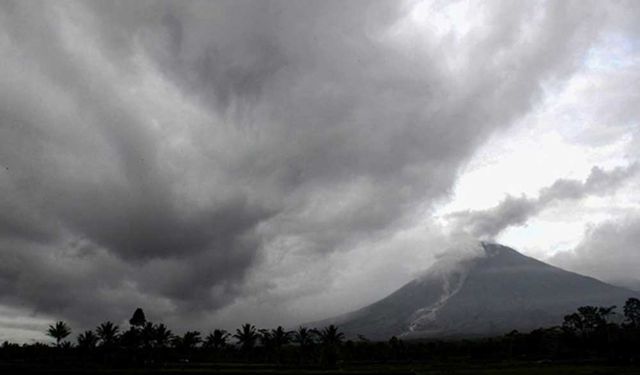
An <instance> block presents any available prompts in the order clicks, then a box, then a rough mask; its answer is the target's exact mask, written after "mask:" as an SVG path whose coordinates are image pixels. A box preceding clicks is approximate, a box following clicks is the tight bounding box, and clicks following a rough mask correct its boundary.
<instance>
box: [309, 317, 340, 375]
mask: <svg viewBox="0 0 640 375" xmlns="http://www.w3.org/2000/svg"><path fill="white" fill-rule="evenodd" d="M315 332H316V334H317V335H318V338H319V339H320V343H321V344H322V352H323V353H322V362H323V363H324V364H325V365H327V366H335V364H336V362H337V360H338V348H339V347H340V345H341V344H342V341H343V340H344V333H342V332H340V331H338V327H336V326H335V325H333V324H331V325H330V326H328V327H325V328H324V329H322V330H320V331H315Z"/></svg>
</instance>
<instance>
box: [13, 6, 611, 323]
mask: <svg viewBox="0 0 640 375" xmlns="http://www.w3.org/2000/svg"><path fill="white" fill-rule="evenodd" d="M433 6H434V7H436V8H437V7H440V6H444V5H441V4H437V3H436V4H434V5H433ZM614 8H615V7H614ZM409 9H410V7H408V6H407V5H406V4H403V3H399V2H396V1H387V2H378V1H374V2H363V1H349V2H343V1H323V2H318V1H295V2H281V1H259V2H257V1H216V2H200V1H180V2H178V1H175V2H163V1H154V2H147V1H140V2H102V1H95V2H82V1H79V2H64V3H58V2H35V1H6V2H2V3H1V4H0V56H1V57H0V61H1V62H2V69H3V74H2V75H1V76H0V164H1V165H2V168H0V189H1V193H2V194H0V223H1V225H0V257H1V259H0V303H3V304H8V305H16V306H18V305H19V306H28V307H31V308H33V309H36V310H37V311H38V312H42V313H44V314H52V315H57V316H60V317H64V318H66V319H71V320H73V321H75V322H77V323H79V324H93V323H95V322H96V321H97V320H100V319H106V318H111V319H114V316H123V315H126V314H128V312H129V311H130V310H131V309H132V308H133V307H135V306H138V305H143V306H148V307H149V310H152V311H155V314H157V317H163V318H167V317H183V319H184V321H187V318H186V314H187V313H189V314H199V313H205V312H207V311H210V310H215V309H218V308H220V307H223V306H226V305H228V304H229V303H231V302H232V301H234V300H236V299H237V298H238V297H239V296H243V295H246V294H248V293H249V294H250V293H252V292H251V291H250V290H247V288H244V282H245V279H246V276H247V273H248V272H249V271H250V270H255V269H257V268H259V267H260V265H261V261H262V259H263V258H265V257H266V255H267V254H266V252H268V251H270V250H271V249H278V250H279V251H285V250H289V249H296V251H298V252H299V254H303V255H304V254H313V255H314V256H315V255H318V254H320V255H324V254H330V253H336V252H338V253H340V252H348V251H349V249H351V248H352V247H354V246H356V245H357V244H361V243H363V242H367V241H375V239H376V238H384V237H385V236H388V235H390V234H392V233H394V232H395V231H397V230H399V229H402V228H404V227H406V226H407V225H410V223H412V222H413V221H414V219H415V217H416V215H419V214H422V213H423V212H424V208H425V207H427V208H429V207H431V204H432V203H433V202H434V201H436V200H437V199H441V198H443V197H445V196H447V194H448V193H449V191H450V189H451V187H452V185H453V183H454V181H455V178H456V175H457V172H458V169H459V168H460V166H461V165H462V164H463V163H464V162H465V161H467V160H468V158H469V157H470V156H471V155H473V153H474V151H475V149H476V148H477V147H478V146H479V145H481V144H482V143H483V142H484V140H485V139H486V138H487V137H488V136H489V135H490V134H492V133H493V132H495V131H497V130H499V129H502V128H505V127H507V126H509V125H510V124H511V123H512V122H513V121H514V120H516V119H517V118H519V117H520V116H522V115H523V114H525V113H527V112H528V111H529V110H530V108H531V106H532V105H534V104H535V103H536V101H537V100H538V99H539V97H540V96H541V95H542V89H541V85H542V83H544V82H547V81H549V80H551V81H556V80H562V79H564V77H566V76H568V75H570V74H571V72H572V71H573V69H574V68H575V67H576V66H577V65H579V64H580V63H581V60H582V58H583V57H584V55H585V53H586V51H587V50H588V49H589V47H590V45H591V44H592V43H593V40H594V38H595V37H596V36H597V35H598V32H599V30H600V27H601V26H602V27H604V26H603V25H604V24H605V21H606V20H607V18H606V17H604V18H603V17H602V16H601V14H603V12H604V14H612V16H611V17H614V16H615V14H614V13H615V12H611V10H610V9H605V8H601V5H599V3H593V4H591V5H590V6H586V5H585V4H583V3H572V2H552V3H544V4H542V3H541V4H537V3H528V4H521V3H518V4H516V3H499V2H495V3H494V2H489V3H487V4H485V5H483V12H482V19H481V22H480V23H481V24H482V25H484V27H483V28H482V30H477V32H476V30H473V32H470V33H467V34H464V35H456V34H455V33H454V32H453V31H450V32H449V33H448V34H445V35H437V34H436V33H435V32H431V31H425V30H422V31H420V33H418V31H416V30H417V29H416V28H415V27H413V26H411V21H410V17H409V15H408V13H407V12H408V10H409ZM478 14H480V13H478ZM531 14H536V17H533V18H532V17H530V15H531ZM424 17H427V16H424ZM525 25H526V27H524V26H525ZM597 179H598V177H597V176H595V177H594V182H593V183H592V184H593V186H591V187H589V189H594V190H597V189H599V187H598V182H597ZM554 189H565V190H567V191H571V186H565V187H556V188H554ZM567 194H569V193H567ZM300 258H301V259H304V256H301V257H300ZM304 267H311V266H310V265H305V264H304V262H302V263H301V264H300V266H299V267H297V268H298V269H304ZM270 287H271V286H265V288H270ZM176 319H179V318H176Z"/></svg>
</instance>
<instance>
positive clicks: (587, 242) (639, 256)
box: [549, 214, 640, 290]
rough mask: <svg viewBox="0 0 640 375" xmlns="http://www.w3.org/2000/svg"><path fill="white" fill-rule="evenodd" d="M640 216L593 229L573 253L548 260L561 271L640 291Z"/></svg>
mask: <svg viewBox="0 0 640 375" xmlns="http://www.w3.org/2000/svg"><path fill="white" fill-rule="evenodd" d="M638 243H640V216H638V215H637V214H632V215H628V216H627V217H625V218H623V219H621V220H608V221H605V222H603V223H601V224H598V225H597V226H594V227H592V228H590V229H589V230H588V231H587V233H586V235H585V238H584V239H583V240H582V242H581V243H580V244H578V246H577V247H576V248H575V249H573V250H570V251H563V252H560V253H558V254H556V255H555V256H553V257H551V258H550V259H549V262H551V263H553V264H556V265H558V266H560V267H563V268H566V269H569V270H571V271H574V272H579V273H583V274H587V275H592V276H594V277H596V278H599V279H601V280H605V281H608V282H613V283H616V284H619V285H622V286H626V287H629V288H632V289H635V290H640V277H638V269H640V249H639V248H638Z"/></svg>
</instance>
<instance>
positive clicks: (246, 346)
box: [233, 323, 259, 356]
mask: <svg viewBox="0 0 640 375" xmlns="http://www.w3.org/2000/svg"><path fill="white" fill-rule="evenodd" d="M233 337H234V338H235V339H236V340H238V344H240V348H241V349H242V351H243V352H244V353H245V355H247V356H249V355H250V354H251V351H252V350H253V348H254V347H255V345H256V341H258V337H259V335H258V331H256V327H255V326H254V325H252V324H249V323H246V324H243V325H242V327H240V328H239V329H236V333H235V334H234V335H233Z"/></svg>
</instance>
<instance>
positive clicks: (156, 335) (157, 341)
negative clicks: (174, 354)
mask: <svg viewBox="0 0 640 375" xmlns="http://www.w3.org/2000/svg"><path fill="white" fill-rule="evenodd" d="M172 337H173V333H171V331H170V330H169V329H167V327H166V326H165V325H164V324H162V323H160V324H158V325H155V326H154V327H153V339H152V341H153V346H154V347H156V348H166V347H168V346H169V343H170V342H171V338H172Z"/></svg>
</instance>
